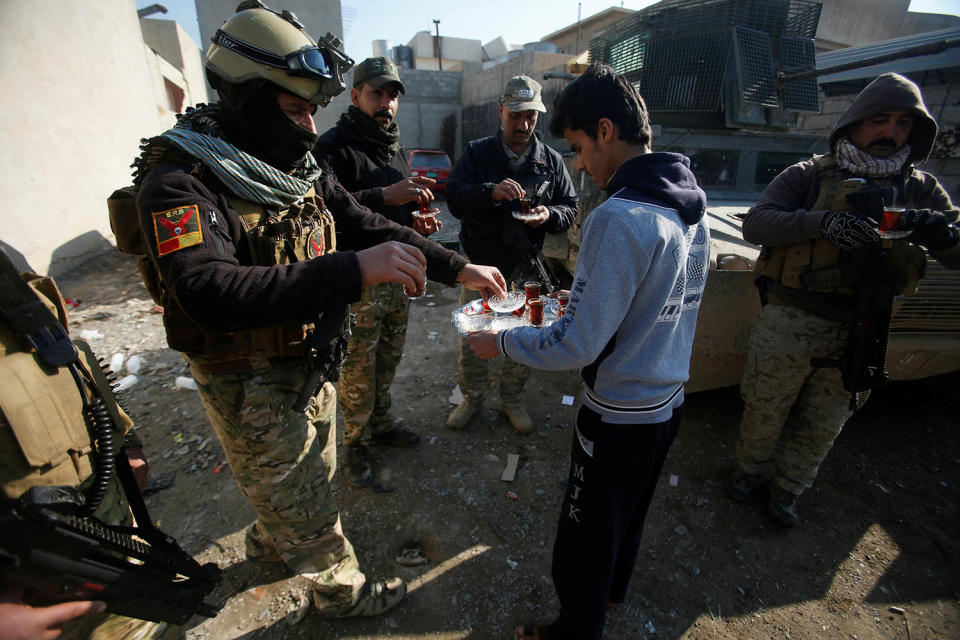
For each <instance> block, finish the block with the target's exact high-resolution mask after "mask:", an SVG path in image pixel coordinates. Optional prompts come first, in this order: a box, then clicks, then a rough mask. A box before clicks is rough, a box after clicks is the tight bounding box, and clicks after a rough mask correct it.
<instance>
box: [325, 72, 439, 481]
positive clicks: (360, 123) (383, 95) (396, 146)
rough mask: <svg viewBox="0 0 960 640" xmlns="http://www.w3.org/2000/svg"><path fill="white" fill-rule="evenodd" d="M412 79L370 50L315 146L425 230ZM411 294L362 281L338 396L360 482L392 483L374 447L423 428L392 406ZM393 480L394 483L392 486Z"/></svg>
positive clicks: (432, 221) (428, 228) (431, 219)
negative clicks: (403, 110)
mask: <svg viewBox="0 0 960 640" xmlns="http://www.w3.org/2000/svg"><path fill="white" fill-rule="evenodd" d="M405 91H406V87H404V86H403V82H402V81H401V80H400V76H399V74H398V72H397V66H396V65H395V64H394V63H393V62H392V61H391V60H390V59H389V58H384V57H382V56H379V57H375V58H367V59H366V60H364V61H363V62H361V63H360V64H358V65H357V66H356V70H355V71H354V75H353V88H352V89H351V90H350V102H351V104H350V106H349V107H348V108H347V110H346V111H345V112H344V113H343V115H342V116H341V117H340V120H339V122H337V125H336V126H335V127H333V128H331V129H330V130H329V131H327V132H326V133H324V134H323V135H322V136H320V139H319V141H318V142H317V146H316V148H315V149H314V154H315V155H317V156H318V157H320V156H324V157H326V158H327V159H328V161H329V164H330V166H331V167H333V170H334V172H335V173H336V174H337V178H338V179H339V180H340V183H341V184H342V185H343V186H344V188H346V189H347V191H349V192H350V193H351V194H352V195H353V197H354V198H355V199H356V200H357V202H359V203H360V204H362V205H364V206H365V207H369V208H370V209H372V210H373V211H376V212H377V213H380V214H382V215H384V216H385V217H387V218H389V219H390V220H392V221H393V222H396V223H397V224H401V225H404V226H406V227H410V228H412V229H413V230H414V231H416V232H418V233H420V234H421V235H424V236H426V235H430V234H432V233H433V232H435V231H436V230H437V229H439V226H440V222H439V220H437V218H436V217H435V216H433V215H420V214H419V212H418V209H420V210H422V211H429V210H430V209H432V205H431V201H432V200H433V192H432V191H431V189H430V187H431V186H433V184H434V183H435V182H436V181H435V180H433V179H431V178H427V177H426V176H411V175H410V167H409V166H408V165H407V159H406V157H405V156H406V154H405V153H404V150H403V149H402V148H401V147H400V127H399V126H398V124H397V122H396V115H397V109H398V108H399V104H400V94H403V93H405ZM409 307H410V302H409V300H408V299H407V296H406V294H404V291H403V287H402V286H400V285H398V284H396V283H392V282H385V283H381V284H378V285H376V286H373V287H364V289H363V294H362V297H361V298H360V301H359V302H357V303H355V304H354V305H352V307H351V311H352V312H353V313H354V314H355V316H356V317H355V321H354V325H353V333H352V335H351V337H350V353H351V354H352V355H351V356H350V358H348V359H347V362H346V364H345V366H344V368H343V374H342V375H341V377H340V388H339V394H338V398H339V400H340V409H341V411H342V413H343V425H344V435H343V444H344V448H345V450H346V455H345V457H346V463H347V464H346V465H345V467H344V468H345V469H346V470H347V471H348V472H349V475H350V483H351V484H352V485H353V486H355V487H370V488H373V489H377V490H383V489H386V488H388V486H387V485H386V480H385V479H384V476H383V474H378V473H377V472H376V468H375V466H374V462H375V460H380V459H384V457H385V456H391V457H392V456H393V455H394V454H393V453H387V452H382V453H381V454H380V455H378V456H376V457H375V456H374V455H373V454H372V452H371V448H372V447H380V448H383V447H394V448H396V447H413V446H416V445H417V443H418V442H419V441H420V436H419V435H418V434H417V433H416V432H415V431H413V430H409V429H406V428H404V427H402V426H400V424H401V423H400V421H399V420H397V419H395V417H394V415H393V412H391V411H390V407H391V405H392V401H391V397H390V385H391V383H392V381H393V378H394V374H395V372H396V369H397V366H398V365H399V364H400V358H401V356H402V354H403V343H404V337H405V335H406V331H407V315H408V312H409ZM389 488H392V487H389Z"/></svg>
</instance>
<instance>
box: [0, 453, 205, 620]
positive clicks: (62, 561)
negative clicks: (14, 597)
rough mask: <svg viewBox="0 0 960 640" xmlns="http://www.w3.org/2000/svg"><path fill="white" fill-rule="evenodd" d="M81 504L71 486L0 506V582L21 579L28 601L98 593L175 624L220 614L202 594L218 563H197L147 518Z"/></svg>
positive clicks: (132, 613) (128, 612)
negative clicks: (124, 521)
mask: <svg viewBox="0 0 960 640" xmlns="http://www.w3.org/2000/svg"><path fill="white" fill-rule="evenodd" d="M122 455H123V454H122ZM83 504H84V500H83V498H82V496H81V495H80V493H79V492H78V491H76V490H75V489H73V488H71V487H33V488H32V489H30V490H29V491H27V492H26V493H25V494H24V495H23V496H22V497H21V498H20V499H19V500H16V501H11V502H8V503H6V504H4V505H3V506H2V507H0V583H3V584H10V585H16V586H18V587H22V588H23V600H24V602H25V603H26V604H29V605H32V606H43V605H51V604H56V603H58V602H65V601H71V600H102V601H104V602H106V604H107V611H109V612H111V613H116V614H119V615H123V616H128V617H131V618H140V619H142V620H152V621H154V622H170V623H174V624H184V623H186V622H187V621H188V620H189V619H190V617H191V616H193V615H194V614H195V613H198V614H200V615H203V616H207V617H209V618H212V617H214V616H215V615H216V614H217V612H218V611H219V610H220V608H219V607H217V606H215V605H212V604H210V603H207V602H204V598H206V597H207V595H208V594H209V593H210V592H211V591H212V590H213V588H214V587H215V586H216V584H217V581H218V580H219V577H220V569H219V568H218V567H217V565H216V564H214V563H208V564H205V565H203V566H201V565H200V564H199V563H197V561H196V560H194V559H193V558H191V557H190V556H189V555H187V553H186V552H185V551H183V549H181V548H180V547H179V546H178V545H177V543H176V541H175V540H174V539H173V538H171V537H169V536H167V535H165V534H163V533H162V532H161V531H160V530H159V529H156V528H154V527H152V525H151V526H150V527H147V528H144V527H142V526H141V527H136V528H134V527H122V526H112V525H107V524H104V523H103V522H101V521H100V520H97V519H96V518H92V517H81V516H79V515H77V513H78V511H79V509H80V508H81V507H82V506H83Z"/></svg>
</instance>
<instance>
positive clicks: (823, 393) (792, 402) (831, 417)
mask: <svg viewBox="0 0 960 640" xmlns="http://www.w3.org/2000/svg"><path fill="white" fill-rule="evenodd" d="M846 343H847V330H846V328H845V327H844V326H843V325H842V323H840V322H838V321H835V320H826V319H824V318H821V317H819V316H816V315H813V314H811V313H808V312H806V311H803V310H800V309H797V308H795V307H790V306H786V305H779V304H773V303H771V304H768V305H766V306H764V307H763V309H761V310H760V313H759V314H758V315H757V317H756V322H755V323H754V325H753V331H752V333H751V335H750V349H749V353H748V356H747V367H746V369H745V371H744V374H743V381H742V382H741V383H740V395H741V397H742V398H743V402H744V409H743V419H742V420H741V422H740V437H739V439H738V441H737V446H736V456H737V462H738V463H739V465H740V467H741V468H742V469H743V470H744V471H746V472H747V473H758V474H764V475H772V476H773V480H774V482H775V483H776V484H777V485H779V486H780V487H781V488H782V489H784V490H786V491H789V492H791V493H794V494H797V495H799V494H801V493H802V492H803V491H804V489H809V488H810V487H812V486H813V481H814V480H815V479H816V477H817V471H818V470H819V469H820V464H821V463H822V462H823V460H824V458H826V457H827V453H829V452H830V449H831V447H833V441H834V440H835V439H836V437H837V436H838V435H840V431H841V430H842V429H843V425H844V423H846V421H847V419H848V418H850V416H851V415H852V414H853V412H852V411H851V410H850V394H849V393H848V392H846V391H845V390H844V389H843V381H842V379H841V375H840V370H839V369H837V368H815V367H813V366H811V364H810V359H811V358H814V357H822V358H837V357H839V355H840V354H841V353H842V352H843V350H844V348H845V347H846Z"/></svg>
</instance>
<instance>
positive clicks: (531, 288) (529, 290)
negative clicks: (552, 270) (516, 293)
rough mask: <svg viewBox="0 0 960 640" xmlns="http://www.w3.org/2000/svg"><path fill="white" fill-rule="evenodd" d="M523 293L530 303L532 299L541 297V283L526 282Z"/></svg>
mask: <svg viewBox="0 0 960 640" xmlns="http://www.w3.org/2000/svg"><path fill="white" fill-rule="evenodd" d="M523 292H524V293H525V294H526V296H527V302H528V303H529V302H530V299H531V298H538V297H540V283H539V282H536V281H530V282H524V283H523Z"/></svg>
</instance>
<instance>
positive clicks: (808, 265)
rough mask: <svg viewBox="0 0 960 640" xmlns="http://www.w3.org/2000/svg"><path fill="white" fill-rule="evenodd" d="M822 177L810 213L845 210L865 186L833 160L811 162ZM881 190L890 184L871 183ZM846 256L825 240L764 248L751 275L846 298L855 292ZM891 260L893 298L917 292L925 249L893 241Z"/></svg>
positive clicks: (829, 158)
mask: <svg viewBox="0 0 960 640" xmlns="http://www.w3.org/2000/svg"><path fill="white" fill-rule="evenodd" d="M813 161H814V165H815V166H816V169H817V172H818V173H819V176H820V192H819V193H818V194H817V199H816V201H815V202H814V203H813V205H812V206H811V207H810V210H811V211H846V210H849V204H848V203H847V200H846V197H847V195H848V194H850V193H853V192H854V191H858V190H860V189H862V188H863V186H864V184H865V183H864V182H863V181H860V180H850V179H847V178H848V177H849V176H848V175H847V174H846V172H843V171H841V170H840V168H839V167H837V164H836V161H835V160H834V159H833V156H830V155H822V156H816V157H814V159H813ZM874 182H875V183H877V184H880V185H881V186H885V185H887V184H893V181H892V180H884V179H874ZM849 255H850V254H849V253H848V252H844V251H841V250H840V249H838V248H837V247H836V246H834V245H833V244H831V243H830V242H828V241H826V240H825V239H823V238H816V239H813V240H809V241H806V242H798V243H796V244H791V245H784V246H777V247H764V248H763V250H762V251H761V252H760V256H759V258H758V259H757V263H756V266H755V267H754V271H755V272H756V273H757V274H759V275H761V276H766V277H768V278H770V279H771V280H773V281H775V282H778V283H780V284H781V285H783V286H785V287H789V288H791V289H800V290H804V291H808V292H812V293H825V294H846V295H852V294H854V293H855V292H856V287H857V284H858V283H856V282H852V281H851V279H850V277H849V275H848V274H849V273H851V272H852V271H853V270H852V269H849V268H847V264H846V260H847V258H848V257H849ZM889 255H890V259H891V260H892V261H893V263H894V265H895V266H896V267H897V269H896V271H897V282H896V284H895V293H896V294H897V295H911V294H913V293H915V292H916V290H917V286H918V285H919V283H920V279H921V278H922V277H923V275H924V270H925V268H926V253H925V252H924V250H923V249H922V248H920V247H918V246H916V245H914V244H910V243H909V242H906V241H905V240H893V242H892V245H891V246H890V249H889Z"/></svg>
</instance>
